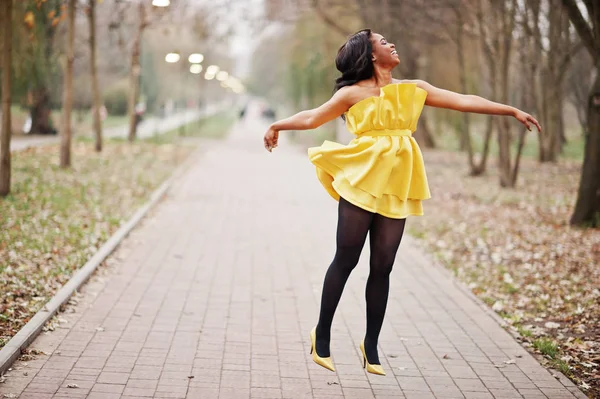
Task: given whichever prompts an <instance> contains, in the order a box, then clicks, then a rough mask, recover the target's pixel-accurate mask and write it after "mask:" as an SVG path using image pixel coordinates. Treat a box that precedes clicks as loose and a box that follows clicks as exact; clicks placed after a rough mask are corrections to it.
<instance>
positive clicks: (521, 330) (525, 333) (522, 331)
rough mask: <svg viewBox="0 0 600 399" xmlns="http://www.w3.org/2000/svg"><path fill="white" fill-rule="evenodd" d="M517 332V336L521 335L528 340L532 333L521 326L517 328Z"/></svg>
mask: <svg viewBox="0 0 600 399" xmlns="http://www.w3.org/2000/svg"><path fill="white" fill-rule="evenodd" d="M517 331H518V332H519V334H521V336H522V337H527V338H530V337H532V336H533V333H532V332H531V330H529V329H527V328H525V327H523V326H518V327H517Z"/></svg>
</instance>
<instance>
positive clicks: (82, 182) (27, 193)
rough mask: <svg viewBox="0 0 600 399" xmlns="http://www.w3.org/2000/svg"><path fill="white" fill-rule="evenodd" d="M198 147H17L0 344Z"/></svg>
mask: <svg viewBox="0 0 600 399" xmlns="http://www.w3.org/2000/svg"><path fill="white" fill-rule="evenodd" d="M192 150H193V147H191V146H184V145H176V144H162V145H158V144H157V143H151V142H138V143H135V144H133V145H131V144H128V143H118V142H108V143H106V144H105V149H104V151H103V152H102V153H101V154H98V153H96V152H94V150H93V145H92V144H91V143H83V142H76V143H74V145H73V152H72V157H73V168H72V169H68V170H64V169H60V168H59V167H58V153H59V151H58V147H57V146H55V145H51V146H45V147H40V148H33V149H29V150H26V151H22V152H18V153H15V154H13V160H12V162H13V179H12V180H13V185H12V194H11V195H9V196H8V197H7V198H4V199H1V200H0V292H1V293H2V296H1V297H0V347H2V346H4V345H5V344H6V342H7V341H8V340H9V339H10V338H11V337H12V336H13V335H15V334H16V333H17V331H18V330H19V329H20V328H21V327H22V326H23V325H24V324H25V323H26V322H27V321H28V320H29V319H30V318H31V317H32V316H33V315H34V314H35V312H37V311H38V310H39V309H40V307H41V306H43V304H44V303H46V302H47V301H48V299H49V298H50V297H51V296H52V295H53V294H54V293H55V292H56V291H57V290H58V289H59V288H60V287H61V286H62V285H63V284H64V283H65V282H67V281H68V279H69V278H70V277H71V275H72V274H73V272H74V271H75V270H76V269H78V268H79V267H81V266H82V265H83V264H85V262H86V261H87V260H88V259H89V258H90V257H91V256H92V255H93V254H94V253H95V252H96V250H97V249H98V248H99V246H100V245H102V244H103V243H104V242H105V241H106V240H107V238H108V237H109V236H110V235H111V234H112V233H114V232H115V231H116V230H117V229H118V227H119V225H120V224H121V223H122V222H123V221H124V220H126V219H127V218H128V217H130V216H131V215H132V214H133V213H134V212H135V210H136V209H137V208H138V207H139V206H140V205H141V204H142V203H143V202H145V201H146V200H147V199H148V198H149V195H150V193H151V192H152V191H153V190H154V189H156V188H157V187H158V186H159V185H160V184H161V183H162V182H163V181H164V180H165V179H166V178H167V177H168V176H169V175H170V174H171V173H172V172H173V170H174V169H175V168H176V167H177V166H178V165H179V164H181V163H182V162H183V160H184V159H185V158H186V157H187V156H188V155H189V153H190V152H191V151H192Z"/></svg>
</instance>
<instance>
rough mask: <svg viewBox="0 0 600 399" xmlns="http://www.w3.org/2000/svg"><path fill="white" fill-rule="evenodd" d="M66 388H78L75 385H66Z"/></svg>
mask: <svg viewBox="0 0 600 399" xmlns="http://www.w3.org/2000/svg"><path fill="white" fill-rule="evenodd" d="M67 388H79V385H77V384H67Z"/></svg>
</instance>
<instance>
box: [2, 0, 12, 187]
mask: <svg viewBox="0 0 600 399" xmlns="http://www.w3.org/2000/svg"><path fill="white" fill-rule="evenodd" d="M12 5H13V2H12V0H4V1H2V2H0V21H2V24H1V25H0V26H2V27H3V32H2V36H1V37H2V39H3V43H2V130H1V132H0V196H3V197H4V196H6V195H8V193H9V192H10V172H11V171H10V136H11V133H12V132H11V129H12V125H11V115H10V91H11V63H12Z"/></svg>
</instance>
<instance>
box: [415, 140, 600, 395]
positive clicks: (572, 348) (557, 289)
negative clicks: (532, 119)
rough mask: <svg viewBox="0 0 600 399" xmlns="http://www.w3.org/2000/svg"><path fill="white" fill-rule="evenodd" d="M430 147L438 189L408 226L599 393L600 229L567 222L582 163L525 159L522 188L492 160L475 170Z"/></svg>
mask: <svg viewBox="0 0 600 399" xmlns="http://www.w3.org/2000/svg"><path fill="white" fill-rule="evenodd" d="M424 156H425V162H426V166H427V175H428V178H429V182H430V186H431V191H432V196H433V198H432V199H431V200H428V201H427V202H426V203H425V214H426V216H425V217H420V218H412V219H411V220H410V221H409V226H410V227H409V231H410V232H411V233H412V234H413V235H415V236H417V237H419V238H421V239H422V241H421V242H422V244H423V245H424V246H425V247H426V248H428V249H429V250H430V251H432V252H433V253H435V254H436V256H437V258H438V259H439V261H440V262H441V263H442V264H443V265H445V266H446V267H448V268H449V269H451V270H452V271H453V272H454V273H455V275H456V276H457V277H458V278H459V279H460V280H462V281H464V282H465V283H466V284H467V285H468V287H469V288H470V289H471V290H472V291H473V292H474V293H475V294H476V295H477V296H478V297H479V298H481V299H482V300H483V301H485V302H486V303H487V304H489V306H491V307H492V308H493V309H494V310H495V311H496V312H497V313H498V314H500V315H501V316H502V317H503V318H504V319H505V320H506V321H507V322H508V323H509V328H510V329H511V330H512V331H513V332H514V333H515V334H518V335H519V336H520V339H521V340H522V341H523V344H524V345H525V346H527V347H529V348H531V350H532V351H534V352H536V353H539V354H540V355H541V356H543V359H544V363H545V364H546V365H547V366H549V367H554V368H556V369H559V370H560V371H562V372H563V373H564V374H565V375H567V376H569V377H570V378H571V379H572V380H573V381H575V383H576V384H577V385H578V386H579V387H580V388H581V389H582V390H583V391H584V392H585V393H586V394H588V395H589V396H590V397H600V229H587V230H585V229H577V228H572V227H570V226H569V225H568V220H569V217H570V215H571V213H572V210H573V207H574V204H575V200H576V194H577V187H578V183H579V177H580V167H579V164H576V163H568V162H566V161H565V162H563V161H561V163H560V164H555V165H540V164H538V163H537V162H535V161H530V160H524V161H522V166H521V173H520V176H519V181H518V186H517V188H516V189H502V188H500V186H499V183H498V180H499V179H498V174H497V169H496V167H495V165H494V163H493V160H491V162H490V163H489V169H490V170H489V172H488V173H487V175H486V176H483V177H469V176H468V170H467V167H466V156H465V155H463V154H458V153H450V152H437V151H429V152H426V153H425V154H424ZM599 178H600V177H599Z"/></svg>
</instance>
